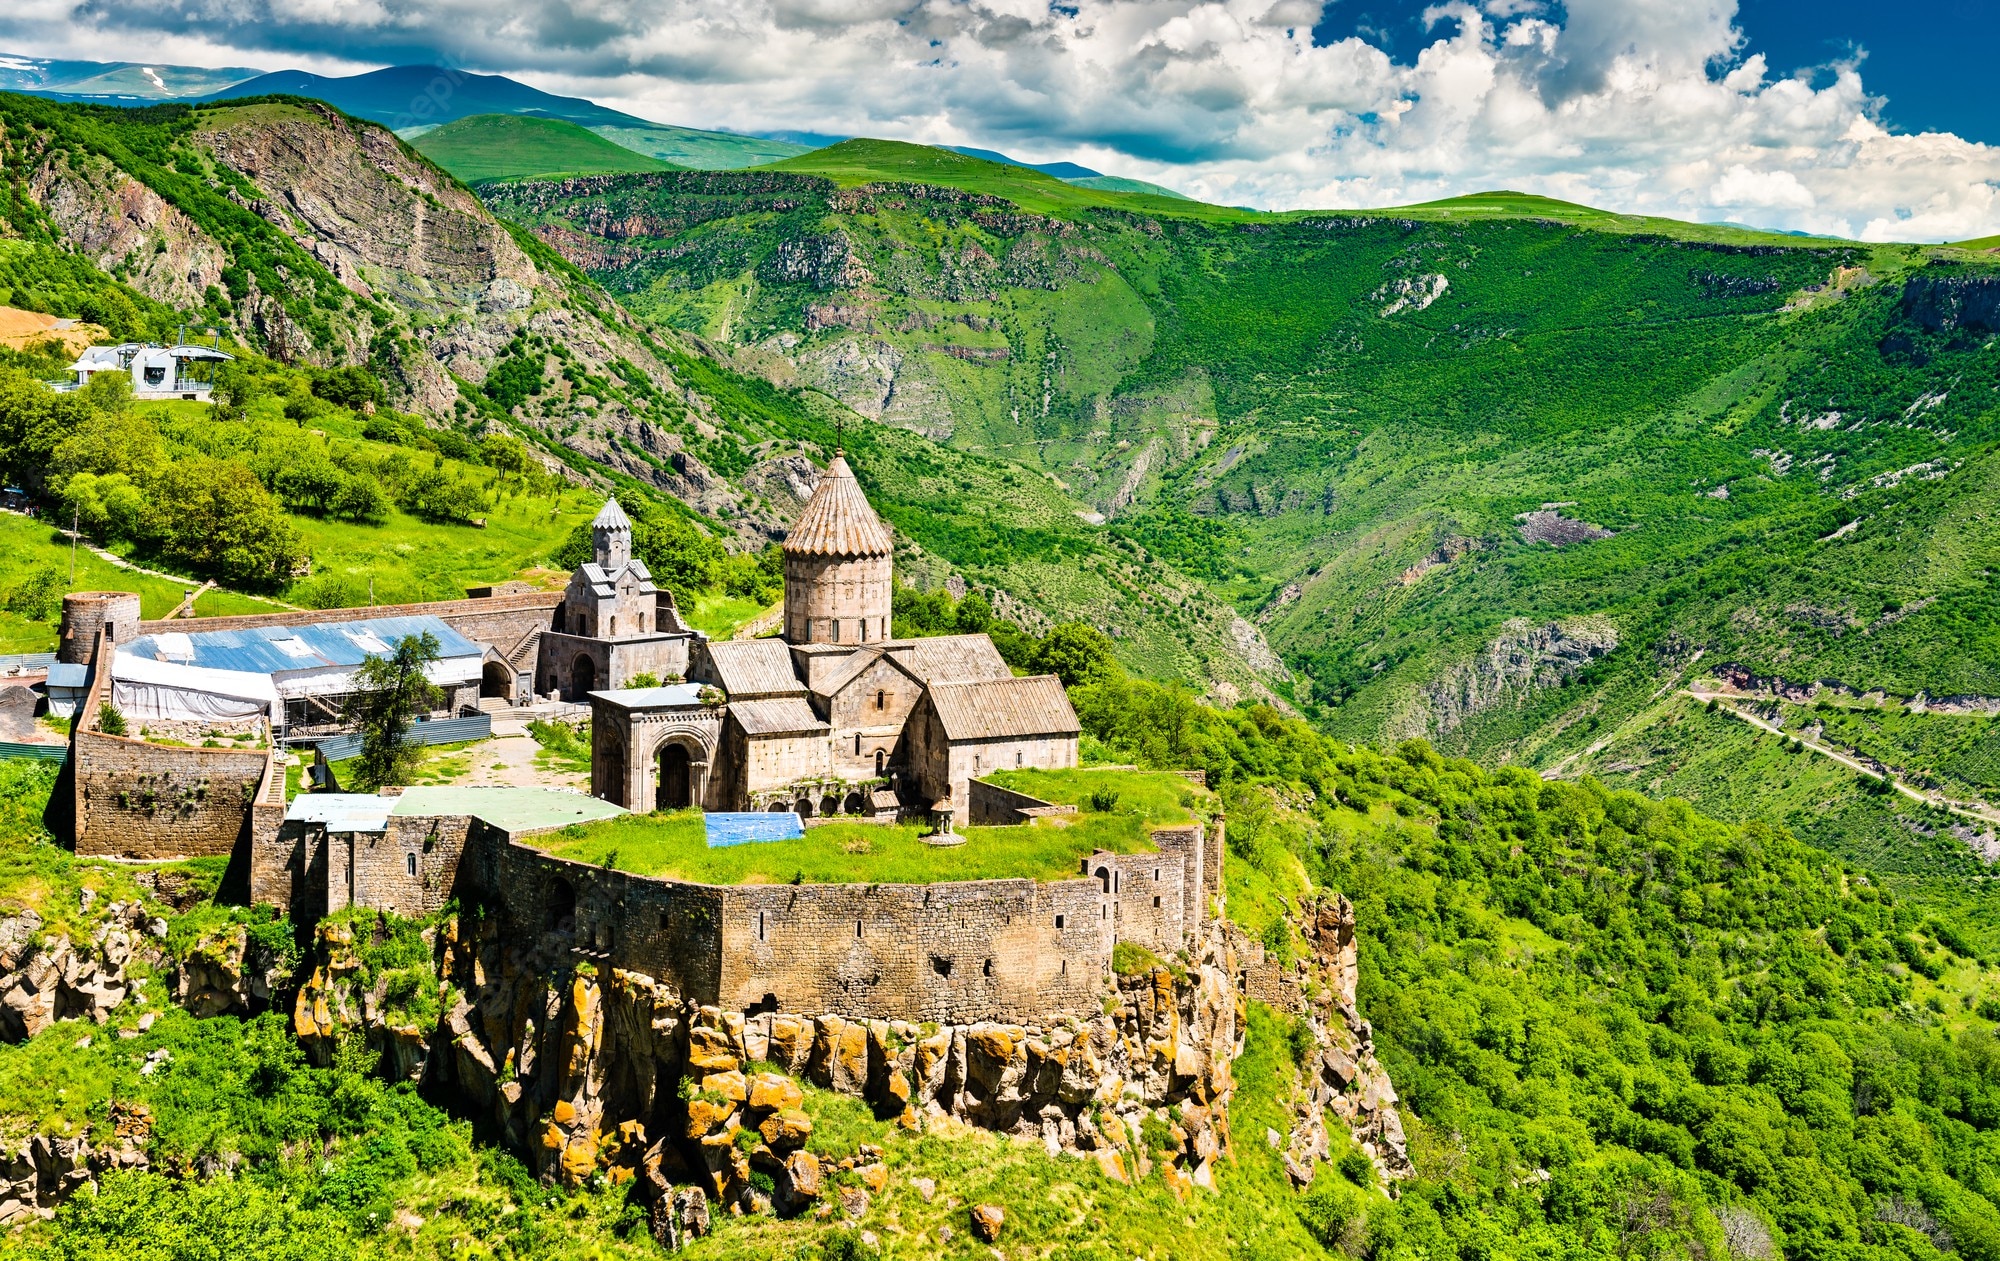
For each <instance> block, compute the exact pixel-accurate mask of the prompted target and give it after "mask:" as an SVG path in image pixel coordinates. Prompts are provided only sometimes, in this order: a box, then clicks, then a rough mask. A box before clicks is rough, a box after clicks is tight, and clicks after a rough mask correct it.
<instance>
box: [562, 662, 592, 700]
mask: <svg viewBox="0 0 2000 1261" xmlns="http://www.w3.org/2000/svg"><path fill="white" fill-rule="evenodd" d="M569 685H570V699H571V700H573V701H581V700H588V699H590V693H591V692H592V691H594V690H596V688H597V663H596V662H594V661H592V660H591V659H590V658H589V657H581V656H580V657H578V658H577V659H576V661H575V662H574V663H573V664H572V665H571V666H570V668H569Z"/></svg>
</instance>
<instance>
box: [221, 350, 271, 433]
mask: <svg viewBox="0 0 2000 1261" xmlns="http://www.w3.org/2000/svg"><path fill="white" fill-rule="evenodd" d="M263 392H264V391H263V387H262V386H260V385H259V384H258V381H257V378H256V376H255V375H253V374H252V373H251V371H250V369H249V368H248V367H246V366H245V365H243V364H241V363H225V364H223V365H222V366H221V367H219V368H217V369H216V370H215V389H214V391H213V397H214V399H215V418H216V419H217V420H242V419H243V418H244V417H245V416H247V415H249V414H250V404H252V403H254V402H256V401H257V398H258V396H259V395H261V394H262V393H263Z"/></svg>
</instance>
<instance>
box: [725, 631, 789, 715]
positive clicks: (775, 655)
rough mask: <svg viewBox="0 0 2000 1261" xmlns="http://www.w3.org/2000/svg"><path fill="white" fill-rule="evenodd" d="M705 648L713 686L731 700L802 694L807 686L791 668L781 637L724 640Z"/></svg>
mask: <svg viewBox="0 0 2000 1261" xmlns="http://www.w3.org/2000/svg"><path fill="white" fill-rule="evenodd" d="M704 647H705V650H706V652H707V653H708V659H709V662H710V663H711V664H712V665H713V666H714V668H715V676H716V678H715V683H716V686H717V687H720V688H721V689H722V690H723V691H725V692H727V693H729V695H730V698H731V699H732V700H733V699H735V698H737V697H744V698H755V697H759V696H804V695H805V692H806V685H805V684H803V683H801V682H799V677H798V675H797V674H796V673H794V672H793V670H792V650H791V649H790V648H789V647H787V646H786V644H785V641H784V640H782V639H725V640H722V641H720V642H714V641H711V642H709V643H708V644H706V645H705V646H704Z"/></svg>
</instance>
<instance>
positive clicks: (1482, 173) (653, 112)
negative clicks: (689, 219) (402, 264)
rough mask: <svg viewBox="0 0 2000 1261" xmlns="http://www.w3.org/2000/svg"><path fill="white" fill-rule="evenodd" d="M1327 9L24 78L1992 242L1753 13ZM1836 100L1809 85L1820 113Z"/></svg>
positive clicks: (579, 24)
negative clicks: (899, 145)
mask: <svg viewBox="0 0 2000 1261" xmlns="http://www.w3.org/2000/svg"><path fill="white" fill-rule="evenodd" d="M1320 12H1321V7H1320V4H1319V3H1317V2H1316V0H1067V2H1065V0H1053V2H1051V0H635V2H624V3H620V2H614V0H568V2H563V0H514V2H507V0H502V2H500V3H494V2H493V0H313V2H308V0H118V2H117V3H115V4H114V3H111V0H24V5H23V6H22V7H21V9H20V11H19V12H18V13H15V14H10V15H8V16H6V17H0V38H4V39H6V41H7V42H8V44H9V45H10V46H11V47H13V48H14V49H15V50H16V51H20V52H29V53H40V54H43V55H62V56H70V57H92V58H98V59H107V60H108V59H113V58H140V57H144V58H149V59H160V58H161V57H162V56H163V54H164V53H166V52H169V51H170V52H172V53H174V54H175V55H176V57H177V59H185V60H187V61H189V62H192V63H194V64H260V63H261V64H264V65H268V66H271V67H272V68H278V67H281V66H288V65H309V66H312V67H313V68H324V67H325V65H326V63H327V62H328V60H329V59H330V58H344V59H346V61H347V62H348V63H349V64H350V65H351V66H352V67H353V68H357V69H358V68H364V67H367V66H373V65H380V64H389V63H396V62H405V63H407V62H410V61H417V60H428V59H431V58H433V57H442V58H444V59H447V60H449V61H451V62H453V63H454V64H458V65H462V66H464V67H466V68H468V69H475V70H481V71H489V72H497V73H504V74H511V75H514V76H516V77H519V78H522V79H524V80H526V81H528V82H531V83H534V84H535V85H536V86H538V87H541V88H544V89H547V90H550V91H557V92H566V93H572V94H575V95H582V96H588V97H591V98H592V99H594V100H598V101H600V102H602V103H604V104H607V105H612V106H615V107H617V108H621V109H625V110H628V111H630V112H632V113H635V114H639V115H641V116H644V117H648V118H653V119H657V120H660V121H663V122H675V123H683V124H687V125H693V126H706V127H728V128H733V129H736V130H745V131H753V130H782V129H796V130H810V131H815V132H825V133H835V134H854V135H874V136H887V137H892V138H898V139H907V140H916V141H923V142H929V143H944V144H975V145H982V146H987V147H994V148H1002V149H1005V150H1007V151H1008V152H1010V153H1014V154H1016V155H1017V156H1021V157H1025V158H1028V159H1031V160H1053V159H1061V158H1068V159H1072V160H1076V161H1080V162H1084V163H1087V164H1089V165H1092V166H1096V167H1099V168H1100V169H1105V170H1110V171H1113V172H1115V173H1118V174H1126V175H1134V176H1138V177H1141V178H1146V179H1152V180H1156V181H1158V182H1161V183H1165V184H1169V185H1171V186H1174V187H1176V188H1180V189H1182V190H1183V191H1186V192H1189V193H1192V194H1195V195H1197V196H1202V197H1204V198H1207V199H1210V200H1216V201H1225V202H1230V203H1235V204H1246V205H1258V206H1265V207H1270V208H1274V209H1289V208H1296V207H1304V206H1322V207H1337V206H1351V207H1372V206H1384V205H1394V204H1398V203H1407V202H1412V201H1420V200H1427V199H1431V198H1436V197H1444V196H1450V195H1453V194H1456V193H1463V192H1472V191H1477V190H1480V189H1486V188H1514V189H1519V190H1523V191H1528V192H1538V193H1544V194H1548V195H1551V196H1556V197H1562V198H1566V199H1569V200H1574V201H1583V202H1589V203H1591V204H1594V205H1599V206H1604V207H1606V208H1609V209H1614V210H1620V211H1627V212H1641V213H1653V214H1665V215H1673V216H1676V217H1682V218H1694V219H1710V220H1720V219H1737V220H1745V221H1751V222H1756V223H1759V224H1763V225H1768V226H1772V227H1780V228H1790V229H1797V230H1803V231H1811V232H1825V233H1833V234H1839V235H1844V236H1858V237H1863V238H1867V239H1900V240H1946V239H1962V238H1966V237H1972V236H1978V235H1984V234H1988V233H1993V232H1996V231H2000V149H1996V148H1994V147H1991V146H1986V145H1981V144H1975V143H1972V142H1969V141H1966V140H1964V139H1961V138H1959V137H1957V136H1954V135H1949V134H1935V133H1932V134H1923V135H1897V134H1892V133H1890V132H1889V131H1887V130H1886V129H1884V128H1883V127H1882V126H1881V125H1880V124H1879V122H1878V119H1879V117H1880V113H1881V105H1882V102H1881V101H1880V100H1878V99H1876V98H1873V97H1871V96H1870V95H1869V93H1868V91H1867V89H1866V88H1865V86H1864V84H1863V78H1862V67H1861V64H1860V63H1859V62H1858V61H1850V62H1847V63H1843V64H1839V65H1836V66H1833V67H1831V68H1830V70H1829V68H1822V73H1821V74H1820V75H1819V76H1818V80H1817V81H1815V80H1809V79H1807V78H1776V79H1774V78H1772V77H1771V76H1770V73H1769V69H1768V66H1767V65H1766V63H1765V61H1764V59H1763V57H1762V56H1760V55H1758V53H1757V51H1756V50H1755V49H1754V48H1748V47H1746V46H1745V40H1744V36H1743V34H1742V32H1741V31H1740V29H1739V28H1738V27H1737V25H1736V22H1735V18H1736V4H1735V0H1568V3H1567V4H1565V5H1562V6H1556V5H1553V4H1550V3H1546V2H1544V0H1486V2H1485V3H1484V4H1483V5H1474V4H1472V3H1468V2H1467V0H1446V2H1444V3H1440V4H1437V5H1435V6H1433V7H1432V8H1431V9H1429V10H1428V11H1427V12H1426V15H1425V16H1426V19H1427V20H1428V21H1429V22H1431V42H1430V44H1429V45H1428V46H1427V47H1425V48H1423V49H1422V50H1421V52H1419V53H1418V54H1417V55H1416V56H1415V57H1414V58H1413V59H1410V60H1409V61H1407V62H1399V61H1397V60H1395V59H1393V58H1392V57H1390V56H1389V55H1388V54H1387V53H1386V52H1384V51H1383V49H1382V48H1380V47H1378V46H1376V45H1374V44H1371V43H1370V42H1368V41H1367V40H1365V39H1362V38H1351V39H1346V40H1342V41H1340V42H1337V43H1333V44H1330V45H1325V46H1320V45H1316V44H1315V43H1314V42H1313V37H1312V27H1313V25H1314V23H1315V22H1316V21H1317V20H1318V18H1319V16H1320ZM1816 83H1817V85H1816Z"/></svg>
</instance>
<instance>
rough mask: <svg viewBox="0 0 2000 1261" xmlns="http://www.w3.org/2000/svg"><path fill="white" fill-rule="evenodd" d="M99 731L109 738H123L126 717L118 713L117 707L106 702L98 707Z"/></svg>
mask: <svg viewBox="0 0 2000 1261" xmlns="http://www.w3.org/2000/svg"><path fill="white" fill-rule="evenodd" d="M97 729H98V730H99V731H101V732H103V733H104V734H105V735H107V736H122V735H124V734H125V715H124V714H122V713H120V712H118V707H117V706H116V705H113V704H112V703H111V702H110V701H105V702H104V703H103V704H102V705H99V706H98V707H97Z"/></svg>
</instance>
